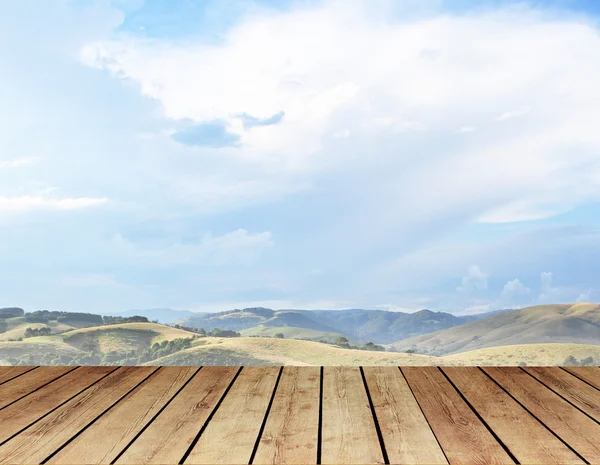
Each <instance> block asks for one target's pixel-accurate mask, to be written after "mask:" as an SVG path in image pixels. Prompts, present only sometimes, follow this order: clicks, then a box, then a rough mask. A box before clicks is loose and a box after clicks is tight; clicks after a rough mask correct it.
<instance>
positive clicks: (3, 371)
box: [0, 366, 37, 384]
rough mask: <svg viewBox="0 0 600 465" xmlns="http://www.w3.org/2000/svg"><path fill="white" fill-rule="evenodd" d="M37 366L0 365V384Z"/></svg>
mask: <svg viewBox="0 0 600 465" xmlns="http://www.w3.org/2000/svg"><path fill="white" fill-rule="evenodd" d="M35 368H37V367H8V366H2V367H0V384H4V383H6V382H8V381H10V380H11V379H13V378H16V377H17V376H21V375H22V374H24V373H27V372H28V371H31V370H34V369H35Z"/></svg>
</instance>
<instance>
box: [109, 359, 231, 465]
mask: <svg viewBox="0 0 600 465" xmlns="http://www.w3.org/2000/svg"><path fill="white" fill-rule="evenodd" d="M238 370H239V368H238V367H204V368H202V369H201V370H200V371H199V372H198V373H197V374H196V375H195V376H194V377H193V378H192V380H191V381H190V382H189V383H188V384H187V385H186V386H185V387H184V388H183V389H182V391H181V392H180V393H179V394H178V395H177V396H176V397H175V399H173V401H172V402H171V403H170V404H169V405H168V406H167V408H165V409H164V410H163V411H162V413H161V414H160V415H159V416H158V418H156V420H154V421H153V422H152V423H151V424H150V426H148V428H147V429H146V430H145V431H144V432H143V433H142V434H141V435H140V436H139V437H138V438H137V439H136V440H135V442H134V443H133V444H132V445H131V446H130V447H129V448H128V449H127V450H126V451H125V453H124V454H123V455H121V457H119V459H118V460H117V461H116V462H115V463H119V464H132V465H133V464H141V463H148V464H166V463H179V462H180V460H181V459H182V458H183V456H184V454H185V452H186V451H187V449H188V447H189V446H190V445H191V444H192V442H193V440H194V438H195V437H196V435H197V434H198V432H199V431H200V430H201V428H202V426H203V425H204V424H205V423H206V420H207V419H208V417H209V415H210V414H211V412H212V411H213V409H214V408H215V406H216V405H217V403H218V402H219V400H220V399H221V397H222V396H223V393H224V392H225V391H226V389H227V387H228V386H229V384H230V383H231V381H232V380H233V379H234V377H235V374H236V373H237V372H238Z"/></svg>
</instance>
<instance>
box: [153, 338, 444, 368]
mask: <svg viewBox="0 0 600 465" xmlns="http://www.w3.org/2000/svg"><path fill="white" fill-rule="evenodd" d="M196 344H197V346H196V347H192V348H190V349H186V350H183V351H180V352H177V353H175V354H173V355H169V356H167V357H162V358H158V359H156V360H153V361H152V362H148V363H146V365H199V364H200V365H300V366H301V365H317V366H319V365H388V366H389V365H392V366H394V365H432V364H435V363H436V362H437V360H438V359H437V358H436V357H428V356H424V355H413V354H397V353H390V352H371V351H367V350H350V349H342V348H339V347H335V346H331V345H327V344H322V343H319V342H313V341H299V340H293V339H266V338H252V337H248V338H246V337H243V338H242V337H240V338H205V339H204V338H203V339H200V340H197V341H196Z"/></svg>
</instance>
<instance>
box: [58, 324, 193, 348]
mask: <svg viewBox="0 0 600 465" xmlns="http://www.w3.org/2000/svg"><path fill="white" fill-rule="evenodd" d="M194 336H195V334H194V333H191V332H189V331H184V330H181V329H176V328H171V327H170V326H165V325H161V324H157V323H123V324H117V325H106V326H95V327H91V328H84V329H78V330H75V331H70V332H69V333H67V334H63V335H61V336H60V337H61V338H62V340H63V341H64V342H66V343H67V344H69V345H71V346H72V347H75V348H77V349H82V350H85V351H87V352H89V351H92V352H97V353H102V354H106V353H109V352H111V351H112V352H130V351H132V350H133V351H135V352H136V353H137V352H141V351H143V350H145V349H147V348H148V347H150V346H151V345H152V344H155V343H161V342H163V341H171V340H173V339H177V338H192V337H194Z"/></svg>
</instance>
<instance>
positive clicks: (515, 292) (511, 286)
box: [501, 278, 531, 299]
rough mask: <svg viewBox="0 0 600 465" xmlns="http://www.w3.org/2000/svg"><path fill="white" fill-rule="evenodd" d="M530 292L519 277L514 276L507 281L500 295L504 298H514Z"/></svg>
mask: <svg viewBox="0 0 600 465" xmlns="http://www.w3.org/2000/svg"><path fill="white" fill-rule="evenodd" d="M530 292H531V289H529V288H528V287H527V286H525V285H524V284H523V283H522V282H521V281H519V279H517V278H515V279H513V280H511V281H508V282H507V283H506V284H505V285H504V287H503V288H502V294H501V295H502V297H503V298H505V299H514V298H519V297H523V296H526V295H528V294H529V293H530Z"/></svg>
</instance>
